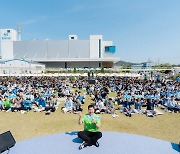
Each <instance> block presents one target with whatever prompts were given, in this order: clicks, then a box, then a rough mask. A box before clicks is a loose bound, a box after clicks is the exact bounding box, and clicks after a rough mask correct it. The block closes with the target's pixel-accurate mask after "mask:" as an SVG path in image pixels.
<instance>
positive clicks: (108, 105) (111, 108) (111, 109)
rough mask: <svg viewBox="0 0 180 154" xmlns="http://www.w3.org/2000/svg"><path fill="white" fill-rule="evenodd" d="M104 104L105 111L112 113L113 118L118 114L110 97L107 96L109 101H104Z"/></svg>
mask: <svg viewBox="0 0 180 154" xmlns="http://www.w3.org/2000/svg"><path fill="white" fill-rule="evenodd" d="M105 106H106V113H109V114H112V116H113V118H115V117H118V115H117V114H116V110H115V108H114V103H113V100H112V98H109V101H106V102H105Z"/></svg>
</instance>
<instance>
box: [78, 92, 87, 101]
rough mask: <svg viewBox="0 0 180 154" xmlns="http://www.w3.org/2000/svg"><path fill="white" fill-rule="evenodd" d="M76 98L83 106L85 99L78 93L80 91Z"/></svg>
mask: <svg viewBox="0 0 180 154" xmlns="http://www.w3.org/2000/svg"><path fill="white" fill-rule="evenodd" d="M77 98H78V99H79V100H80V101H81V103H82V104H84V99H85V98H84V96H83V95H81V92H80V91H79V92H78V96H77Z"/></svg>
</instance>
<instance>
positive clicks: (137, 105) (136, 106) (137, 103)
mask: <svg viewBox="0 0 180 154" xmlns="http://www.w3.org/2000/svg"><path fill="white" fill-rule="evenodd" d="M141 107H142V103H141V101H140V98H137V99H136V100H135V103H134V109H133V112H134V113H138V114H139V113H142V110H141Z"/></svg>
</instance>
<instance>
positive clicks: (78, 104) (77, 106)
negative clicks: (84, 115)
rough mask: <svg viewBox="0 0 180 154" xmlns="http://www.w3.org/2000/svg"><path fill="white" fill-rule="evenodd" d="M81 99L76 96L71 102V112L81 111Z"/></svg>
mask: <svg viewBox="0 0 180 154" xmlns="http://www.w3.org/2000/svg"><path fill="white" fill-rule="evenodd" d="M81 105H82V104H81V101H80V100H79V98H77V99H76V100H75V102H74V104H73V112H74V113H75V114H76V113H79V112H80V111H83V109H82V107H81Z"/></svg>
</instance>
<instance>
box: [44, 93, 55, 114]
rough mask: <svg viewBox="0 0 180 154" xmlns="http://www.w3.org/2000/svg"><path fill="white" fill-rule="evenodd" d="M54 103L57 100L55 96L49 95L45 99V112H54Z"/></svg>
mask: <svg viewBox="0 0 180 154" xmlns="http://www.w3.org/2000/svg"><path fill="white" fill-rule="evenodd" d="M56 104H57V101H56V98H55V96H50V98H49V99H48V100H47V102H46V105H45V111H46V114H48V113H50V112H55V111H56Z"/></svg>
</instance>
